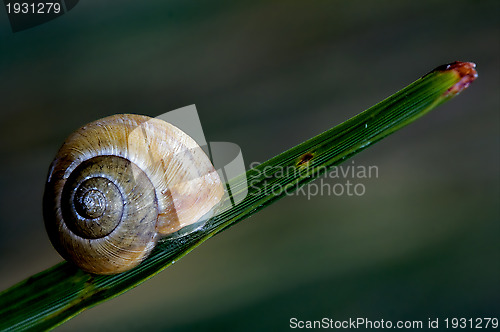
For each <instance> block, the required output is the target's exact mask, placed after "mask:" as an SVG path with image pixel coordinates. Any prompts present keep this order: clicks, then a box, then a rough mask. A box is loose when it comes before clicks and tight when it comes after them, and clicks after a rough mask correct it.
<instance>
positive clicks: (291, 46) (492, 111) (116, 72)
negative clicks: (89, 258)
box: [0, 0, 500, 332]
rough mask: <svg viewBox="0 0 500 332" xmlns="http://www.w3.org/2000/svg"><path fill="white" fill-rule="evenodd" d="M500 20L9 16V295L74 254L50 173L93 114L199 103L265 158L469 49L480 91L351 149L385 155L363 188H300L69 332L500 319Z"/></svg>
mask: <svg viewBox="0 0 500 332" xmlns="http://www.w3.org/2000/svg"><path fill="white" fill-rule="evenodd" d="M499 14H500V6H499V2H498V1H456V0H455V1H418V2H417V1H255V0H254V1H197V2H193V1H191V2H186V1H165V0H163V1H159V0H150V1H120V2H106V1H96V0H82V1H80V3H79V4H78V5H77V6H76V7H75V8H74V9H73V10H71V11H70V12H69V13H67V14H65V15H63V16H61V17H60V18H57V19H55V20H53V21H51V22H48V23H46V24H43V25H40V26H37V27H35V28H32V29H29V30H25V31H22V32H18V33H12V32H11V30H10V26H9V23H8V19H7V15H6V12H5V11H4V10H3V9H2V10H0V102H1V103H0V112H1V118H0V119H1V120H0V155H1V156H2V157H1V158H2V160H1V161H2V162H1V163H0V212H1V213H0V252H1V254H0V289H5V288H7V287H9V286H11V285H13V284H15V283H16V282H18V281H21V280H23V279H24V278H26V277H28V276H30V275H32V274H34V273H36V272H39V271H41V270H43V269H45V268H48V267H50V266H52V265H54V264H56V263H58V262H59V261H61V258H60V257H59V255H58V254H57V253H56V252H55V250H54V249H53V248H52V246H51V244H50V242H49V240H48V237H47V236H46V234H45V230H44V227H43V220H42V216H41V198H42V192H43V187H44V181H45V177H46V174H47V170H48V166H49V164H50V162H51V160H52V158H53V157H54V155H55V153H56V151H57V149H58V148H59V146H60V144H62V142H63V141H64V138H65V137H66V136H67V135H69V133H70V132H72V131H73V130H75V129H76V128H78V127H79V126H81V125H83V124H85V123H87V122H90V121H93V120H95V119H97V118H100V117H104V116H107V115H110V114H115V113H127V112H128V113H141V114H147V115H150V116H157V115H159V114H162V113H164V112H167V111H169V110H173V109H176V108H179V107H182V106H186V105H190V104H196V106H197V108H198V111H199V114H200V118H201V121H202V124H203V127H204V131H205V135H206V136H207V139H208V140H209V141H229V142H234V143H236V144H238V145H239V146H240V147H241V149H242V151H243V155H244V159H245V164H246V165H247V166H249V165H250V164H252V163H254V162H262V161H264V160H267V159H268V158H270V157H272V156H274V155H276V154H278V153H279V152H281V151H284V150H285V149H287V148H290V147H292V146H294V145H296V144H298V143H300V142H301V141H303V140H305V139H307V138H309V137H312V136H314V135H316V134H318V133H320V132H322V131H324V130H326V129H328V128H330V127H332V126H334V125H336V124H338V123H340V122H342V121H344V120H346V119H347V118H349V117H351V116H353V115H355V114H357V113H359V112H360V111H362V110H364V109H366V108H367V107H369V106H371V105H373V104H374V103H376V102H378V101H380V100H381V99H383V98H385V97H387V96H388V95H390V94H392V93H393V92H395V91H397V90H398V89H400V88H402V87H403V86H405V85H407V84H408V83H410V82H412V81H413V80H415V79H416V78H418V77H419V76H421V75H423V74H425V73H426V72H428V71H429V70H431V69H432V68H434V67H436V66H437V65H440V64H443V63H447V62H451V61H454V60H462V61H474V62H476V63H477V65H478V66H477V69H478V72H479V79H478V80H477V82H475V83H474V84H473V85H472V86H471V88H470V89H468V90H467V91H466V92H464V93H463V94H462V95H461V96H459V97H458V98H456V99H455V100H452V101H451V102H449V103H447V104H445V105H443V106H442V107H440V108H439V109H438V110H436V111H434V112H432V113H431V114H429V115H427V116H425V117H424V118H422V119H421V120H419V121H417V122H416V123H414V124H412V125H411V126H409V127H407V128H405V129H404V130H402V131H401V132H398V133H396V134H394V135H392V136H390V137H389V138H387V139H385V140H383V141H382V142H380V143H378V144H376V145H375V146H373V147H371V148H370V149H368V150H366V151H364V152H362V153H361V154H360V155H358V156H356V157H355V158H354V159H353V161H354V165H364V166H373V165H374V166H377V167H378V170H379V176H378V178H372V179H351V182H353V183H362V184H363V185H364V186H365V188H366V193H365V195H363V196H361V197H356V196H346V195H344V196H340V197H337V196H334V195H322V196H321V195H318V196H315V197H311V199H308V197H307V196H303V195H299V196H292V197H287V198H286V199H284V200H281V201H280V202H278V203H276V204H274V205H272V206H271V207H269V208H267V209H265V210H264V211H262V212H260V213H258V214H256V215H255V216H253V217H252V218H250V219H248V220H246V221H244V222H242V223H240V224H238V225H237V226H235V227H232V228H231V229H229V230H227V231H225V232H224V233H222V234H220V235H219V236H217V237H215V238H213V239H211V240H210V241H208V242H206V243H205V244H203V245H202V246H201V247H199V248H198V249H196V250H195V251H193V252H192V253H191V254H189V255H188V256H187V257H185V258H183V259H182V260H181V261H179V262H178V263H176V264H175V265H174V266H172V267H170V268H168V269H167V270H165V271H164V272H162V273H161V274H159V275H158V276H156V277H154V278H153V279H151V280H149V281H147V282H146V283H144V284H142V285H140V286H139V287H137V288H135V289H133V290H132V291H129V292H128V293H126V294H124V295H122V296H119V297H118V298H115V299H113V300H111V301H108V302H106V303H104V304H102V305H99V306H98V307H95V308H93V309H90V310H88V311H86V312H84V313H82V314H81V315H79V316H77V317H76V318H74V319H72V320H71V321H69V322H67V323H65V324H64V325H63V326H61V327H60V328H59V330H60V331H73V330H88V329H94V330H120V331H124V330H125V331H127V330H137V329H142V328H147V329H149V330H165V329H168V330H171V331H182V332H187V331H199V330H203V331H257V330H259V331H266V330H272V331H285V330H288V329H289V320H290V318H292V317H296V318H298V319H302V320H314V319H321V318H323V317H329V318H333V319H339V320H343V319H349V318H357V317H366V318H369V319H372V320H380V319H384V320H392V321H394V322H395V321H396V320H423V321H425V322H427V319H428V318H433V319H434V318H437V317H439V318H441V319H444V318H446V317H466V318H471V317H472V318H476V317H493V316H496V317H499V316H500V243H499V237H500V211H499V210H500V208H499V202H500V181H499V174H500V172H499V165H500V162H499V151H500V149H499V148H500V141H499V137H500V135H499V133H500V124H499V110H500V100H499V88H500V24H499V19H498V17H499V16H500V15H499ZM348 164H349V165H352V162H351V161H349V162H348ZM346 180H347V179H340V180H339V179H323V181H324V183H327V184H330V185H333V184H334V183H336V181H337V182H338V181H341V182H345V181H346ZM315 183H316V184H318V185H319V184H321V183H320V182H315ZM441 326H442V325H441Z"/></svg>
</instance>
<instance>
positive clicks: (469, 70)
mask: <svg viewBox="0 0 500 332" xmlns="http://www.w3.org/2000/svg"><path fill="white" fill-rule="evenodd" d="M475 68H476V64H475V63H473V62H461V61H455V62H452V63H449V64H447V65H442V66H439V67H437V68H436V69H434V71H441V72H446V71H453V72H455V73H456V74H457V75H458V77H459V78H460V80H459V81H458V82H457V83H455V85H453V86H452V87H451V88H449V89H448V91H447V92H446V95H456V94H459V93H460V92H462V91H463V90H465V89H467V87H468V86H469V85H470V84H471V83H472V82H474V80H475V79H476V78H477V71H476V69H475Z"/></svg>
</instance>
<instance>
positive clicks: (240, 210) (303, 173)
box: [0, 62, 477, 330]
mask: <svg viewBox="0 0 500 332" xmlns="http://www.w3.org/2000/svg"><path fill="white" fill-rule="evenodd" d="M476 76H477V75H476V72H475V70H474V65H473V64H471V63H467V62H455V63H453V64H450V65H445V66H441V67H438V68H436V69H435V70H433V71H432V72H430V73H429V74H427V75H425V76H424V77H422V78H420V79H418V80H417V81H415V82H414V83H412V84H410V85H409V86H407V87H406V88H404V89H403V90H401V91H399V92H397V93H395V94H394V95H392V96H390V97H389V98H387V99H385V100H384V101H382V102H380V103H378V104H377V105H375V106H373V107H371V108H369V109H368V110H366V111H365V112H363V113H360V114H359V115H357V116H355V117H354V118H352V119H350V120H348V121H346V122H344V123H342V124H340V125H338V126H336V127H334V128H332V129H330V130H328V131H326V132H324V133H322V134H320V135H318V136H316V137H314V138H311V139H310V140H308V141H306V142H304V143H302V144H300V145H298V146H296V147H294V148H292V149H290V150H288V151H285V152H283V153H281V154H280V155H278V156H276V157H274V158H272V159H270V160H268V161H267V162H265V163H263V164H260V165H259V166H257V167H255V168H253V169H251V170H249V171H248V172H247V173H246V174H243V175H241V176H239V177H237V178H236V179H233V180H231V182H232V183H233V185H232V194H233V195H235V194H238V193H244V192H245V191H247V190H248V193H247V195H246V197H245V198H244V199H243V200H242V201H241V202H240V203H239V204H237V205H236V206H232V205H231V202H230V200H229V198H226V199H225V201H224V202H222V208H221V212H219V213H218V214H217V215H216V216H214V217H213V218H211V219H210V220H208V222H207V224H206V225H205V226H204V227H203V228H202V229H199V230H197V231H195V232H193V233H190V234H189V235H186V236H185V237H182V238H180V239H176V240H169V239H166V240H163V241H161V242H160V243H158V245H157V247H156V248H155V250H154V251H153V253H152V254H151V255H150V256H149V257H148V258H147V259H146V260H145V261H144V262H143V263H142V264H140V265H139V266H138V267H137V268H135V269H133V270H130V271H127V272H124V273H121V274H117V275H111V276H97V275H91V274H88V273H85V272H83V271H81V270H80V269H78V268H76V267H75V266H73V265H71V264H70V263H67V262H62V263H60V264H58V265H56V266H54V267H52V268H50V269H47V270H45V271H43V272H41V273H39V274H37V275H34V276H32V277H30V278H28V279H27V280H25V281H23V282H21V283H19V284H17V285H15V286H13V287H11V288H9V289H7V290H5V291H4V292H2V293H0V317H1V321H0V329H1V330H30V329H31V330H40V329H50V328H53V327H55V326H57V325H59V324H61V323H63V322H64V321H66V320H68V319H70V318H71V317H73V316H75V315H77V314H78V313H80V312H82V311H83V310H85V309H87V308H89V307H92V306H95V305H96V304H98V303H100V302H103V301H106V300H109V299H111V298H113V297H115V296H118V295H119V294H122V293H124V292H126V291H127V290H129V289H131V288H133V287H135V286H137V285H139V284H140V283H142V282H144V281H145V280H147V279H149V278H151V277H152V276H154V275H155V274H157V273H159V272H160V271H162V270H163V269H165V268H166V267H168V266H170V265H171V264H173V263H174V262H175V261H177V260H178V259H180V258H181V257H183V256H184V255H186V254H187V253H189V252H190V251H191V250H193V249H194V248H196V247H197V246H198V245H200V244H201V243H203V242H204V241H206V240H208V239H209V238H211V237H212V236H214V235H215V234H217V233H220V232H222V231H223V230H224V229H226V228H228V227H230V226H232V225H234V224H236V223H237V222H238V221H240V220H243V219H245V218H247V217H249V216H250V215H252V214H253V213H255V212H257V211H259V210H261V209H263V208H264V207H266V206H268V205H270V204H272V203H273V202H274V201H276V200H278V199H280V198H282V197H284V196H286V195H287V194H290V193H292V192H293V191H294V190H296V189H297V188H299V187H300V186H302V185H304V184H306V183H308V182H310V181H312V180H314V179H315V178H317V177H318V176H320V175H321V174H323V173H324V172H326V171H327V169H328V168H329V167H332V166H334V165H337V164H339V163H341V162H343V161H345V160H346V159H348V158H349V157H351V156H353V155H354V154H356V153H358V152H360V151H362V150H363V149H365V148H367V147H368V146H370V145H371V144H373V143H375V142H377V141H379V140H380V139H382V138H384V137H385V136H387V135H389V134H391V133H393V132H394V131H396V130H398V129H400V128H402V127H403V126H405V125H407V124H409V123H411V122H413V121H415V120H416V119H418V118H419V117H421V116H422V115H424V114H426V113H427V112H429V111H430V110H432V109H433V108H435V107H436V106H438V105H440V104H442V103H443V102H445V101H447V100H449V99H450V98H452V97H453V96H455V95H456V94H458V93H459V92H461V91H462V90H463V89H465V88H466V87H467V86H468V85H469V84H470V83H471V82H472V81H473V80H474V79H475V78H476Z"/></svg>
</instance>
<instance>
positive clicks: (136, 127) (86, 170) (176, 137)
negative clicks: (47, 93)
mask: <svg viewBox="0 0 500 332" xmlns="http://www.w3.org/2000/svg"><path fill="white" fill-rule="evenodd" d="M223 193H224V189H223V186H222V183H221V181H220V178H219V176H218V174H217V172H216V170H215V169H214V167H213V166H212V164H211V162H210V160H209V159H208V157H207V156H206V155H205V153H204V152H203V150H202V149H201V148H200V147H199V146H198V145H197V143H196V142H195V141H194V140H193V139H192V138H191V137H189V136H188V135H187V134H186V133H184V132H183V131H181V130H180V129H178V128H177V127H175V126H173V125H171V124H169V123H167V122H165V121H162V120H159V119H154V118H150V117H147V116H142V115H133V114H119V115H114V116H110V117H107V118H104V119H101V120H97V121H95V122H92V123H89V124H87V125H85V126H83V127H82V128H80V129H78V130H77V131H76V132H74V133H73V134H71V135H70V136H69V137H68V138H67V140H66V141H65V142H64V144H63V146H62V147H61V148H60V150H59V152H58V153H57V155H56V157H55V159H54V161H53V162H52V164H51V166H50V170H49V175H48V179H47V184H46V187H45V193H44V204H43V210H44V220H45V226H46V229H47V232H48V234H49V237H50V240H51V241H52V244H53V245H54V247H55V248H56V250H57V251H58V252H59V253H60V254H61V255H62V256H63V257H64V258H65V259H67V260H69V261H71V262H73V263H74V264H76V265H77V266H79V267H80V268H81V269H83V270H85V271H87V272H91V273H96V274H114V273H119V272H123V271H126V270H129V269H131V268H133V267H135V266H136V265H138V264H139V263H140V262H141V261H142V260H143V259H144V258H145V257H147V256H148V254H149V253H150V252H151V250H152V249H153V248H154V246H155V244H156V242H157V240H158V238H159V237H161V236H165V235H168V234H172V233H175V232H177V231H179V230H180V229H182V228H183V227H186V226H188V225H191V224H193V223H196V222H197V221H199V219H200V218H201V217H202V216H203V215H205V214H206V213H208V212H209V211H210V210H211V209H212V208H213V207H214V206H215V205H216V204H217V203H218V202H219V201H220V199H221V197H222V195H223Z"/></svg>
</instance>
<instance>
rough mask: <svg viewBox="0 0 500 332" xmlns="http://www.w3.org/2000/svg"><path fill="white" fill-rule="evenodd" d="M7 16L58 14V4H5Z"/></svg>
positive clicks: (59, 6)
mask: <svg viewBox="0 0 500 332" xmlns="http://www.w3.org/2000/svg"><path fill="white" fill-rule="evenodd" d="M5 7H6V8H7V13H8V14H59V13H60V12H61V9H62V8H61V4H60V3H59V2H38V3H34V2H7V3H6V4H5Z"/></svg>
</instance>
